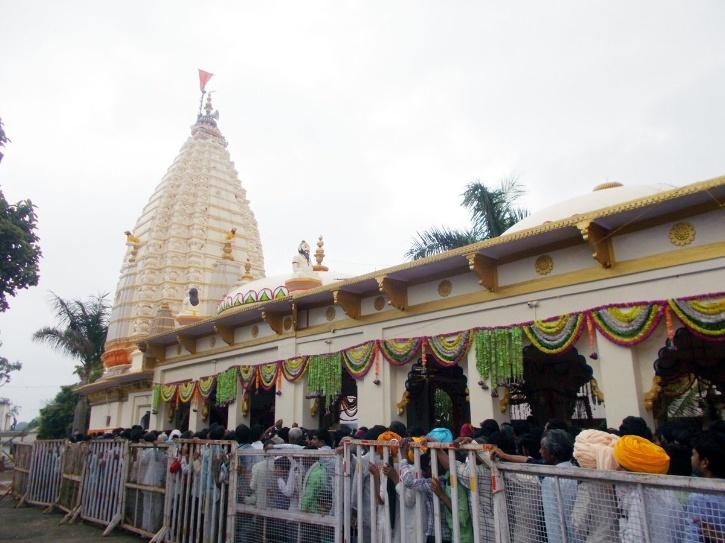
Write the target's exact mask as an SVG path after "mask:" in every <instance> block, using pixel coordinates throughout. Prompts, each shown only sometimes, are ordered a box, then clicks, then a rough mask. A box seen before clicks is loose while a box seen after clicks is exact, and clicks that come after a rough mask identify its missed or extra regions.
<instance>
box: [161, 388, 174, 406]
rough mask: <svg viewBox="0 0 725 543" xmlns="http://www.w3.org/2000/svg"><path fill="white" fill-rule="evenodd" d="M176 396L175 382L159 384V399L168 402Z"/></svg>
mask: <svg viewBox="0 0 725 543" xmlns="http://www.w3.org/2000/svg"><path fill="white" fill-rule="evenodd" d="M175 398H176V384H171V385H161V399H162V400H163V401H164V402H166V403H168V402H170V401H172V400H174V399H175Z"/></svg>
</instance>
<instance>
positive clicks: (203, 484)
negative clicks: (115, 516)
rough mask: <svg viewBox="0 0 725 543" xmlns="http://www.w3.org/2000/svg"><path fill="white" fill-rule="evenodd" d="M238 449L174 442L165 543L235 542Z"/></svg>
mask: <svg viewBox="0 0 725 543" xmlns="http://www.w3.org/2000/svg"><path fill="white" fill-rule="evenodd" d="M235 446H236V443H235V442H232V441H202V440H193V439H192V440H184V439H180V440H176V441H175V442H174V444H173V445H172V448H171V449H170V451H169V464H168V465H169V468H168V476H167V483H166V506H165V514H164V528H163V537H164V538H165V539H164V540H165V541H173V542H174V543H187V542H196V541H203V542H204V543H222V542H224V541H233V534H234V517H233V515H234V509H233V507H231V506H230V504H232V503H233V502H234V500H233V496H232V492H233V489H234V488H235V486H234V484H233V479H234V478H233V473H234V467H233V466H234V463H235V458H234V455H233V449H234V447H235ZM157 540H161V536H157Z"/></svg>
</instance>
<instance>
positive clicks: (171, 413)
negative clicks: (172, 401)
mask: <svg viewBox="0 0 725 543" xmlns="http://www.w3.org/2000/svg"><path fill="white" fill-rule="evenodd" d="M166 419H167V420H168V421H169V422H174V409H173V408H172V407H170V408H169V412H168V413H167V414H166Z"/></svg>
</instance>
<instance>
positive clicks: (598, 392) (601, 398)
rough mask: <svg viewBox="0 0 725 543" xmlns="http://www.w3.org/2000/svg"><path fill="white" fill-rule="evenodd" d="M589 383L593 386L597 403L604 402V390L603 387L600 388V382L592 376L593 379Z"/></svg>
mask: <svg viewBox="0 0 725 543" xmlns="http://www.w3.org/2000/svg"><path fill="white" fill-rule="evenodd" d="M589 384H590V386H591V387H592V394H593V395H594V397H595V398H596V399H597V403H600V404H602V403H604V392H602V389H601V388H599V382H598V381H597V380H596V379H595V378H594V377H592V380H591V381H590V383H589Z"/></svg>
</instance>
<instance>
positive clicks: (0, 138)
mask: <svg viewBox="0 0 725 543" xmlns="http://www.w3.org/2000/svg"><path fill="white" fill-rule="evenodd" d="M6 143H10V138H8V137H7V136H6V135H5V129H4V128H3V120H2V119H0V147H5V144H6ZM2 159H3V154H2V152H0V161H2Z"/></svg>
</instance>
